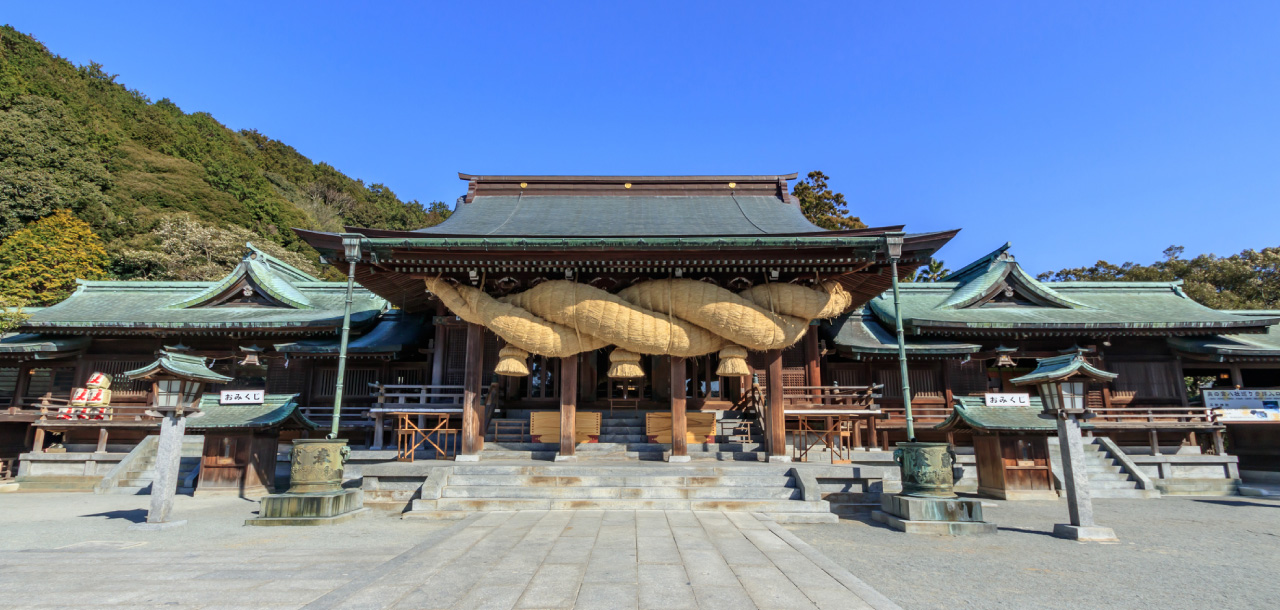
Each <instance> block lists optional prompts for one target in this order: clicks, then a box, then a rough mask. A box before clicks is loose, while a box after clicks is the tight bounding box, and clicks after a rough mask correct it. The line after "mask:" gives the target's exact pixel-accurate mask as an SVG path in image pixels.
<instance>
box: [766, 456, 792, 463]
mask: <svg viewBox="0 0 1280 610" xmlns="http://www.w3.org/2000/svg"><path fill="white" fill-rule="evenodd" d="M769 461H770V462H784V463H791V456H789V455H771V456H769Z"/></svg>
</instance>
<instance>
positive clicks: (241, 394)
mask: <svg viewBox="0 0 1280 610" xmlns="http://www.w3.org/2000/svg"><path fill="white" fill-rule="evenodd" d="M265 399H266V391H265V390H223V391H222V393H221V394H220V395H219V396H218V404H222V405H260V404H262V403H263V401H264V400H265Z"/></svg>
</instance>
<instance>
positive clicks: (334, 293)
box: [22, 244, 387, 334]
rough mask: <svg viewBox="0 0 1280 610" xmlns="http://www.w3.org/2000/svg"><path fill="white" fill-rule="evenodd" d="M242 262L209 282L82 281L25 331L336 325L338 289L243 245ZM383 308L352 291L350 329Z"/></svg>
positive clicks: (321, 328)
mask: <svg viewBox="0 0 1280 610" xmlns="http://www.w3.org/2000/svg"><path fill="white" fill-rule="evenodd" d="M246 248H247V251H246V253H245V257H244V259H243V260H242V261H241V262H240V264H239V265H237V266H236V268H235V269H233V270H232V271H231V272H230V273H228V274H227V276H226V277H224V278H222V279H221V280H218V281H216V282H150V281H145V282H137V281H124V282H121V281H93V282H90V281H84V280H80V281H79V282H78V283H79V287H78V288H77V289H76V291H75V292H74V293H72V295H71V296H70V297H67V299H66V300H64V301H62V302H61V303H58V304H57V305H54V306H52V307H47V308H44V309H42V310H39V311H35V312H33V313H32V314H31V316H30V318H29V319H27V321H26V322H24V323H23V325H22V330H24V331H28V332H46V333H47V332H85V333H90V334H99V333H101V334H112V333H119V332H134V331H147V330H152V329H166V330H175V331H204V330H209V329H218V330H248V329H252V330H259V331H277V332H278V331H312V332H333V331H334V330H336V329H337V328H338V327H339V326H341V324H342V309H343V305H344V302H345V298H346V283H344V282H322V281H320V280H319V279H317V278H315V277H313V276H311V275H308V274H306V273H304V272H302V271H300V270H298V269H297V268H295V267H291V266H289V265H287V264H285V263H283V262H281V261H279V260H278V259H276V258H274V257H272V256H270V255H268V254H266V253H265V252H262V251H261V250H258V249H257V248H254V247H253V246H252V245H248V244H247V245H246ZM386 305H387V304H386V301H384V300H383V299H382V298H380V297H378V296H375V295H374V294H373V293H371V292H369V291H368V290H365V289H363V288H357V289H356V291H355V293H354V300H353V302H352V313H351V319H352V323H353V324H355V325H357V326H359V325H361V324H364V323H367V322H369V321H372V320H373V319H374V318H375V317H376V316H377V315H378V314H379V313H380V312H381V311H382V310H383V309H385V308H386Z"/></svg>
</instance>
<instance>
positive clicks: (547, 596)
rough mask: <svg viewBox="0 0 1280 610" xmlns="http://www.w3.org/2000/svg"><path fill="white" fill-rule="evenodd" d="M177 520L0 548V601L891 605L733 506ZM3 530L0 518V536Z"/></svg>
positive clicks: (14, 604)
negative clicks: (177, 525) (329, 522)
mask: <svg viewBox="0 0 1280 610" xmlns="http://www.w3.org/2000/svg"><path fill="white" fill-rule="evenodd" d="M10 497H11V498H12V496H10ZM62 497H64V498H65V497H66V496H65V495H64V496H62ZM98 498H102V497H101V496H98ZM24 500H25V499H24ZM84 500H85V501H88V502H94V501H95V499H94V498H93V497H88V498H84ZM195 500H199V499H195ZM50 501H54V500H53V498H50ZM192 502H193V505H195V504H194V500H193V501H192ZM3 504H4V502H0V505H3ZM0 508H3V506H0ZM239 510H243V509H239ZM84 516H98V515H84ZM192 518H193V519H195V520H193V521H192V525H193V526H196V528H197V529H192V530H189V531H188V532H187V533H186V534H178V535H179V536H181V535H185V536H186V538H176V537H175V536H168V535H169V534H171V533H174V532H153V533H149V535H147V536H141V535H137V534H134V533H132V532H130V533H128V535H126V534H125V533H124V532H123V531H122V532H120V535H112V536H106V535H104V534H103V533H102V532H103V531H104V530H103V529H102V528H101V527H99V529H98V530H97V531H98V532H99V533H95V534H90V535H91V536H93V537H96V538H99V539H98V540H86V541H82V542H78V543H73V544H68V545H65V546H62V547H60V548H53V549H49V548H41V549H31V548H27V549H26V550H3V551H0V608H39V607H77V608H88V607H121V608H126V607H127V608H138V607H170V608H172V607H175V606H181V607H183V608H197V607H198V608H232V607H237V608H308V609H329V608H333V609H340V608H341V609H356V608H607V609H615V608H661V609H662V610H679V609H681V608H731V609H733V610H741V609H746V608H766V609H770V608H787V609H791V608H841V609H856V608H878V609H887V608H897V607H898V606H896V605H895V604H894V603H893V602H891V601H889V600H888V599H887V598H885V597H884V596H882V595H880V594H879V593H877V592H876V591H875V590H873V589H871V588H870V587H869V586H867V585H866V584H865V583H863V582H862V581H860V580H858V579H857V578H855V577H854V576H853V575H851V574H850V573H849V572H848V571H846V570H845V569H844V568H841V567H839V566H838V565H837V564H835V563H834V562H832V561H831V560H830V559H828V558H826V557H825V556H823V555H822V554H820V553H818V552H817V551H815V550H814V549H813V548H812V547H810V546H809V545H807V544H806V543H804V542H802V541H800V540H799V539H798V538H796V537H795V536H794V535H792V534H791V533H790V532H789V531H788V530H786V529H784V528H783V527H781V526H779V525H778V524H777V523H774V522H773V521H771V520H768V519H767V518H763V517H757V516H753V515H751V514H747V513H719V512H693V511H521V512H495V513H485V514H477V515H475V516H473V517H469V518H467V519H465V520H463V521H459V522H453V523H449V524H443V523H431V524H411V523H409V522H404V521H400V520H399V519H392V518H388V517H385V516H370V517H368V518H365V519H359V520H357V521H354V522H351V523H350V524H349V525H351V526H352V527H346V525H348V524H344V525H342V526H335V527H333V528H280V529H274V528H273V529H274V531H272V532H270V533H269V534H267V536H266V537H265V538H264V537H261V535H260V534H262V532H261V531H260V530H259V531H255V532H246V531H245V530H258V528H236V529H238V530H240V531H235V530H233V529H230V528H227V531H225V532H222V531H221V530H205V531H202V530H200V529H198V528H199V527H200V526H199V524H200V523H201V520H200V519H199V518H198V516H197V515H192ZM58 522H65V521H54V520H52V519H50V520H46V521H43V523H42V525H41V527H42V528H45V527H48V525H47V524H51V523H58ZM14 525H15V524H14V523H12V522H8V521H7V520H5V519H3V518H0V528H3V529H6V530H8V531H11V532H12V531H14V530H12V529H10V528H12V527H14ZM84 527H85V526H84V525H83V522H81V523H68V528H69V529H74V528H84ZM111 527H113V528H118V529H121V530H123V524H120V525H117V526H111ZM86 531H87V530H86ZM175 532H176V530H175ZM215 532H216V533H215ZM24 535H29V534H24ZM83 536H84V535H83V534H82V535H81V536H80V537H81V538H83ZM215 536H216V537H215ZM108 537H112V538H116V540H114V541H112V540H105V539H103V538H108ZM73 538H74V536H70V537H63V538H60V539H59V538H57V537H56V536H54V537H53V539H56V540H58V543H62V542H65V541H67V540H69V539H73ZM384 540H385V542H383V541H384ZM0 548H9V549H14V547H13V546H10V545H4V546H3V547H0Z"/></svg>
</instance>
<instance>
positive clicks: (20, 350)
mask: <svg viewBox="0 0 1280 610" xmlns="http://www.w3.org/2000/svg"><path fill="white" fill-rule="evenodd" d="M89 341H90V340H89V337H86V336H83V335H81V336H76V337H55V336H48V335H35V334H30V333H17V334H12V335H6V336H5V337H4V338H3V339H0V354H8V355H23V354H36V356H35V357H36V358H37V359H39V358H40V357H41V356H40V354H47V355H55V356H56V357H61V356H62V354H58V352H71V351H75V350H80V349H84V348H86V347H89Z"/></svg>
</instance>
